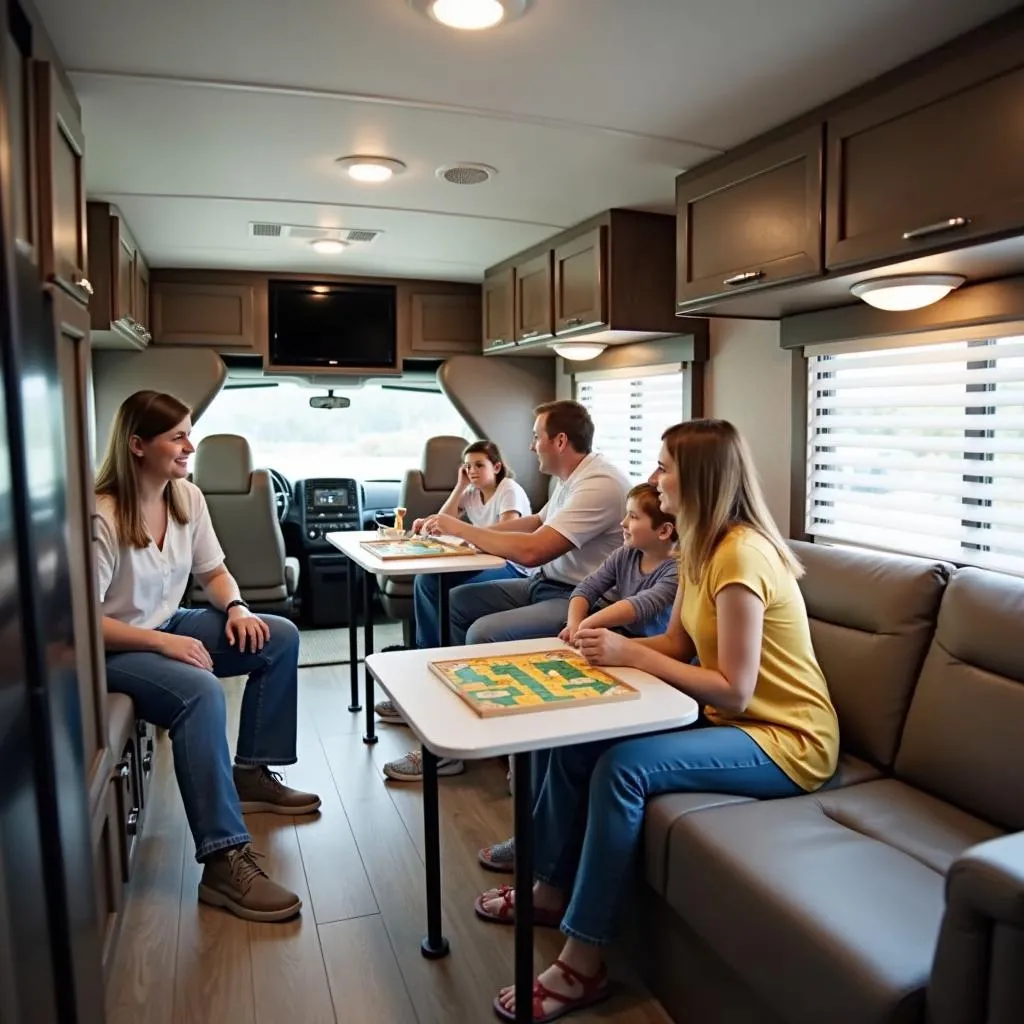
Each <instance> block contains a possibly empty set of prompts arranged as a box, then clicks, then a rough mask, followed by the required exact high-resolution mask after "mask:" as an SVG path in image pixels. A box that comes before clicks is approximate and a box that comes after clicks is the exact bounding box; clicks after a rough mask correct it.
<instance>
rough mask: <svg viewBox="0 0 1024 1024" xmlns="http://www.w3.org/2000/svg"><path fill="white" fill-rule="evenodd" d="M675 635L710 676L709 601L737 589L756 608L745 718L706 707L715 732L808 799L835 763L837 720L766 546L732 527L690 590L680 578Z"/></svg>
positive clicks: (780, 567) (791, 593)
mask: <svg viewBox="0 0 1024 1024" xmlns="http://www.w3.org/2000/svg"><path fill="white" fill-rule="evenodd" d="M680 580H681V583H682V586H683V601H682V611H681V618H682V622H683V628H684V629H685V630H686V632H687V633H688V634H689V636H690V638H691V639H692V640H693V642H694V644H695V646H696V648H697V657H698V658H699V659H700V664H701V667H702V668H707V669H711V670H713V671H719V668H718V619H717V614H716V611H715V597H716V595H717V594H718V592H719V591H720V590H721V589H722V588H723V587H726V586H728V585H729V584H733V583H739V584H742V585H743V586H745V587H747V588H748V589H749V590H750V591H752V592H753V593H754V594H756V595H757V596H758V597H759V598H760V599H761V601H762V602H763V603H764V635H763V639H762V641H761V667H760V669H759V670H758V674H757V683H756V685H755V687H754V694H753V696H752V697H751V699H750V703H749V705H748V706H747V709H746V711H743V712H740V713H730V712H724V711H720V710H718V709H717V708H711V707H708V708H706V709H705V715H706V716H707V718H708V720H709V721H710V722H712V723H713V724H715V725H734V726H737V727H739V728H740V729H742V730H743V731H744V732H746V733H747V734H748V735H749V736H750V738H751V739H753V740H754V742H755V743H757V745H758V746H759V747H760V748H761V749H762V750H763V751H764V752H765V753H766V754H767V755H768V756H769V757H770V758H771V759H772V760H773V761H774V762H775V763H776V764H777V765H778V766H779V768H781V769H782V771H784V772H785V773H786V775H788V776H789V778H791V779H792V780H793V781H794V782H795V783H796V784H797V785H798V786H800V787H801V788H803V789H805V790H808V791H812V790H815V789H817V788H818V787H819V786H821V785H822V784H823V783H825V782H827V781H828V780H829V778H831V776H832V774H833V773H834V772H835V770H836V763H837V759H838V757H839V720H838V719H837V718H836V712H835V709H834V708H833V707H832V702H831V700H830V699H829V695H828V685H827V684H826V682H825V677H824V676H823V675H822V672H821V669H820V668H819V667H818V662H817V659H816V658H815V656H814V648H813V646H812V645H811V632H810V627H809V626H808V623H807V609H806V607H805V606H804V600H803V595H802V594H801V593H800V587H799V585H798V584H797V581H796V579H795V578H794V577H793V574H792V573H791V572H790V571H789V570H788V569H787V568H786V565H785V563H784V562H783V561H782V559H781V558H780V557H779V553H778V552H777V551H776V550H775V548H774V546H773V545H772V544H771V543H770V542H769V541H768V540H766V539H765V538H764V537H763V536H762V535H761V534H760V533H758V532H757V531H756V530H754V529H752V528H750V527H748V526H736V527H733V529H732V530H730V531H729V533H728V534H726V536H725V537H724V538H723V540H722V542H721V543H720V544H719V545H718V548H717V549H716V550H715V553H714V555H712V557H711V563H710V565H709V566H708V569H707V571H706V573H705V574H704V578H703V579H701V580H700V582H699V583H698V584H697V585H694V584H692V583H690V581H689V580H684V579H682V577H680Z"/></svg>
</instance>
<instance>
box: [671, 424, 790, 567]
mask: <svg viewBox="0 0 1024 1024" xmlns="http://www.w3.org/2000/svg"><path fill="white" fill-rule="evenodd" d="M662 440H663V441H664V442H665V446H666V447H667V448H668V451H669V455H670V456H671V458H672V461H673V462H674V463H675V466H676V472H677V474H678V479H679V509H678V511H677V513H676V529H677V530H678V532H679V555H680V558H679V567H680V571H681V573H682V574H683V576H684V578H686V579H688V580H689V581H690V582H691V583H694V584H696V583H698V581H699V580H701V579H702V578H703V577H704V575H705V573H706V572H707V570H708V566H709V565H710V563H711V558H712V556H713V555H714V553H715V549H716V548H717V547H718V545H719V544H720V543H721V542H722V540H723V539H724V537H725V535H726V534H727V533H728V532H729V530H730V529H732V528H733V527H734V526H747V527H749V528H750V529H752V530H756V531H757V532H758V533H759V534H761V536H762V537H764V539H765V540H767V541H768V542H769V543H770V544H771V545H772V547H774V548H775V550H776V551H777V552H778V554H779V558H780V559H781V560H782V563H783V565H785V567H786V568H787V569H788V570H789V571H790V572H791V573H792V574H793V575H794V576H795V577H796V578H797V579H799V578H800V576H802V575H803V571H804V570H803V566H802V565H801V564H800V562H799V561H798V560H797V558H796V556H795V555H794V554H793V552H792V551H791V550H790V549H789V546H788V545H787V544H786V542H785V540H784V539H783V537H782V534H781V533H780V532H779V528H778V527H777V526H776V525H775V520H774V519H772V514H771V513H770V512H769V511H768V506H767V505H766V504H765V500H764V495H763V494H762V492H761V484H760V482H759V480H758V477H757V470H756V469H755V468H754V460H753V459H752V458H751V455H750V449H749V448H748V447H747V444H746V442H745V441H744V440H743V438H742V437H741V436H740V433H739V431H738V430H737V429H736V428H735V427H734V426H733V425H732V424H731V423H729V422H728V421H726V420H712V419H701V420H689V421H688V422H686V423H679V424H677V425H676V426H674V427H669V429H668V430H666V431H665V433H664V434H662Z"/></svg>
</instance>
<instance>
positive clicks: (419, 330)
mask: <svg viewBox="0 0 1024 1024" xmlns="http://www.w3.org/2000/svg"><path fill="white" fill-rule="evenodd" d="M411 314H412V323H411V325H410V327H411V330H410V334H409V351H410V352H413V353H422V354H423V355H433V356H439V355H451V354H456V355H457V354H460V353H467V354H469V355H479V354H480V296H479V295H473V294H464V295H431V294H414V295H413V296H412V310H411Z"/></svg>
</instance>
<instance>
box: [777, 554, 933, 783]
mask: <svg viewBox="0 0 1024 1024" xmlns="http://www.w3.org/2000/svg"><path fill="white" fill-rule="evenodd" d="M791 546H792V548H793V551H794V552H795V554H796V555H797V557H798V558H799V559H800V560H801V562H803V564H804V567H805V568H806V570H807V572H806V574H805V575H804V576H803V578H802V579H801V580H800V589H801V591H802V592H803V595H804V601H805V603H806V605H807V614H808V616H809V618H810V626H811V639H812V641H813V643H814V651H815V654H816V655H817V658H818V663H819V664H820V665H821V669H822V671H823V672H824V673H825V679H826V680H827V681H828V688H829V694H830V695H831V697H832V703H833V704H834V705H835V709H836V712H837V714H838V715H839V730H840V742H841V744H842V746H843V748H844V749H846V750H849V751H850V752H851V753H854V754H857V755H858V756H859V757H863V758H866V759H867V760H868V761H871V762H872V763H873V764H877V765H881V766H882V767H885V768H889V767H891V766H892V763H893V759H894V757H895V754H896V747H897V743H898V741H899V736H900V731H901V729H902V728H903V722H904V719H905V717H906V713H907V708H908V706H909V705H910V696H911V693H912V691H913V688H914V683H915V681H916V679H917V674H918V672H919V670H920V668H921V663H922V661H923V660H924V656H925V652H926V651H927V650H928V644H929V642H930V641H931V637H932V633H933V631H934V628H935V618H936V615H937V613H938V608H939V602H940V600H941V598H942V592H943V589H944V588H945V584H946V581H947V580H948V578H949V574H950V572H951V570H952V567H951V566H948V565H946V564H945V563H942V562H933V561H928V560H926V559H922V558H909V557H903V556H897V555H886V554H878V553H876V552H871V551H862V550H854V549H849V548H839V547H832V546H829V545H824V544H806V543H803V542H800V541H792V542H791Z"/></svg>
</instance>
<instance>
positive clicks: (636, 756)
mask: <svg viewBox="0 0 1024 1024" xmlns="http://www.w3.org/2000/svg"><path fill="white" fill-rule="evenodd" d="M682 792H705V793H735V794H737V795H739V796H751V797H757V798H768V797H784V796H796V795H798V794H800V793H802V792H804V790H802V789H801V788H800V787H799V786H798V785H797V784H796V783H795V782H793V781H792V780H791V779H790V778H789V776H787V775H786V774H785V773H784V772H783V771H782V769H781V768H779V767H778V766H777V765H776V764H775V763H774V762H773V761H772V760H771V758H769V757H768V755H767V754H765V752H764V751H763V750H762V749H761V748H760V747H759V746H758V745H757V744H756V743H755V742H754V741H753V740H752V739H751V738H750V737H749V736H748V735H747V734H746V733H745V732H743V731H742V730H741V729H737V728H735V727H733V726H704V727H699V728H691V729H683V730H675V731H673V732H665V733H658V734H655V735H652V736H639V737H636V738H634V739H627V740H603V741H600V742H597V743H585V744H581V745H580V746H575V747H562V748H559V749H556V750H553V751H551V757H550V762H549V764H548V770H547V773H546V775H545V776H544V779H543V783H542V785H541V787H540V792H539V794H538V797H537V803H536V806H535V808H534V812H533V826H534V827H533V832H534V844H535V846H534V849H535V853H536V856H535V861H534V863H535V865H536V876H537V877H538V878H539V879H540V880H541V881H543V882H547V883H548V884H550V885H554V886H557V887H558V888H559V889H562V890H563V891H565V892H566V893H570V892H571V894H572V895H571V898H570V900H569V905H568V908H567V909H566V912H565V915H564V917H563V919H562V931H563V932H564V933H565V934H566V935H568V936H569V937H570V938H574V939H579V940H580V941H581V942H587V943H590V944H591V945H595V946H602V945H606V944H607V943H609V942H611V941H612V940H613V939H614V937H615V932H616V927H617V924H618V919H619V914H620V912H621V909H622V905H623V901H624V897H625V895H626V892H627V891H628V887H629V886H630V885H631V883H632V881H633V878H634V872H635V869H636V857H637V852H638V849H639V847H640V840H641V836H642V834H643V825H644V808H645V806H646V803H647V801H648V800H649V799H650V798H651V797H654V796H658V795H660V794H662V793H682Z"/></svg>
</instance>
